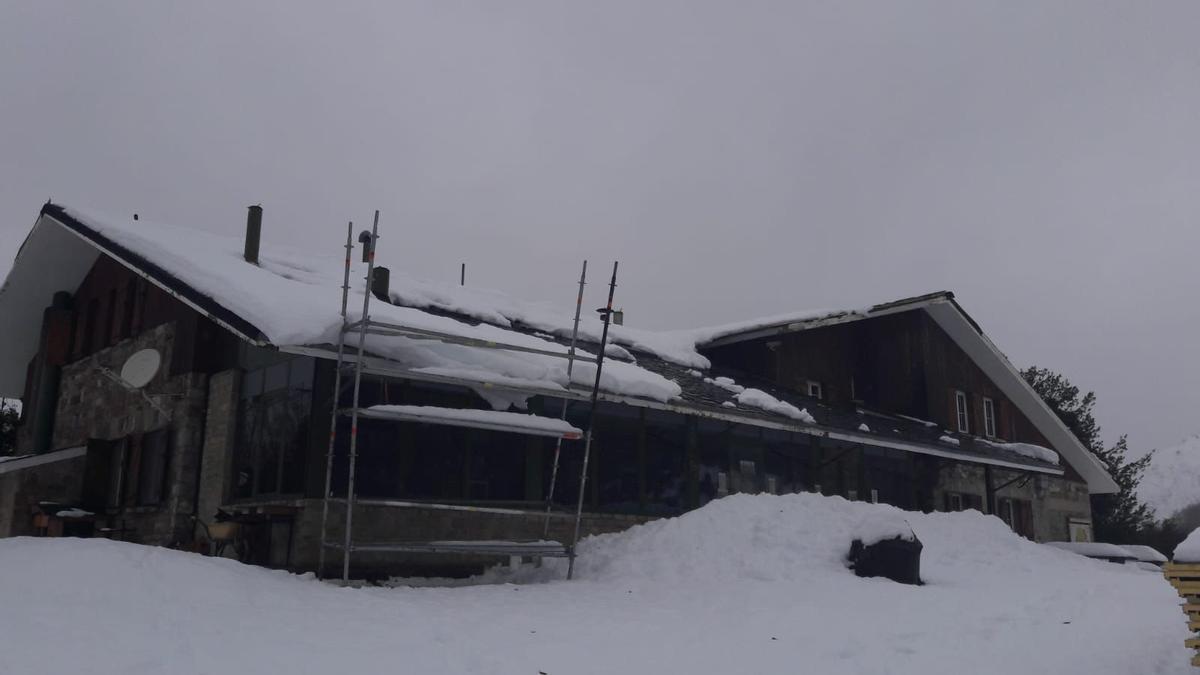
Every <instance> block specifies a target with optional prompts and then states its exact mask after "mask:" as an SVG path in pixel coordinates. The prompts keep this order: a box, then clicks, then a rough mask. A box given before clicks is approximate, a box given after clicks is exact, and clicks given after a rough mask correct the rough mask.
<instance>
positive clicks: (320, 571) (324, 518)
mask: <svg viewBox="0 0 1200 675" xmlns="http://www.w3.org/2000/svg"><path fill="white" fill-rule="evenodd" d="M352 250H354V221H350V222H348V223H346V269H345V273H344V274H343V275H342V330H340V331H338V347H337V361H336V362H335V364H336V367H335V368H334V375H333V406H332V410H331V411H330V413H329V451H328V452H326V453H325V492H324V493H323V498H322V500H321V501H322V503H321V546H320V552H319V553H317V578H318V579H321V578H323V577H324V576H325V548H326V546H325V539H326V535H327V532H328V528H329V496H330V495H329V492H330V490H332V489H333V448H334V441H335V440H336V439H337V420H338V414H337V410H338V397H339V396H340V394H341V389H342V356H343V353H344V351H345V348H346V302H347V300H348V299H349V296H350V251H352Z"/></svg>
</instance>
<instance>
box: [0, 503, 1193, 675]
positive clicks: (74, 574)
mask: <svg viewBox="0 0 1200 675" xmlns="http://www.w3.org/2000/svg"><path fill="white" fill-rule="evenodd" d="M880 520H883V521H886V522H889V523H895V524H897V526H898V524H899V521H900V520H903V521H904V524H905V525H908V526H911V527H912V529H913V530H914V531H915V532H916V534H917V536H918V537H919V538H920V539H921V541H922V542H924V544H925V550H924V555H923V558H922V576H923V577H924V579H925V581H926V582H927V585H925V586H921V587H914V586H907V585H902V584H897V583H893V582H891V581H887V580H882V579H860V578H858V577H855V576H854V575H853V573H852V572H851V571H849V570H848V569H847V568H846V567H845V563H844V557H845V555H846V552H847V551H848V549H849V545H850V539H851V538H853V537H854V536H855V535H856V534H861V533H862V532H863V530H864V528H868V529H869V528H871V527H874V525H873V523H877V522H878V521H880ZM889 527H890V526H889ZM581 555H582V557H581V558H580V560H579V563H580V567H579V571H580V578H579V579H578V580H577V581H572V582H565V581H561V580H560V579H561V574H560V570H558V569H548V568H542V569H540V570H535V569H524V570H521V571H520V573H519V574H517V575H513V576H512V578H520V577H525V578H526V579H529V580H541V581H544V582H545V583H526V584H522V585H515V584H492V585H485V586H474V587H467V588H369V589H345V588H338V587H334V586H330V585H326V584H323V583H320V582H318V581H316V580H314V579H312V578H311V577H303V576H295V575H290V574H287V573H284V572H274V571H268V570H263V569H259V568H254V567H247V566H243V565H240V564H238V563H235V562H232V561H228V560H220V559H212V558H203V557H200V556H196V555H192V554H185V553H180V552H176V551H169V550H164V549H157V548H148V547H142V546H136V545H132V544H122V543H116V542H110V541H104V540H69V539H58V540H51V539H10V540H3V541H0V568H2V569H4V570H5V571H7V572H10V573H8V574H4V575H0V597H2V598H4V602H3V603H0V664H2V665H3V666H4V667H3V668H0V671H3V672H6V673H7V672H12V673H20V674H22V675H26V674H28V675H39V674H42V673H64V674H65V673H77V672H88V673H97V674H100V675H103V674H105V673H160V672H171V673H227V672H235V673H277V672H286V673H289V674H297V675H299V674H306V673H313V674H317V673H320V674H322V675H328V673H330V672H351V673H355V675H367V674H370V673H397V672H411V673H423V674H424V673H523V674H529V673H537V672H539V671H540V672H544V673H547V674H548V675H558V674H561V673H616V672H619V673H655V674H656V675H663V674H667V673H689V674H703V673H730V672H737V673H781V672H813V673H823V674H830V673H832V674H837V673H885V672H886V673H914V674H916V673H919V674H921V675H927V674H929V673H949V672H969V673H1006V674H1007V673H1014V672H1020V673H1047V674H1049V673H1054V674H1055V675H1061V674H1064V673H1088V674H1089V675H1117V674H1120V675H1127V674H1129V673H1178V674H1179V675H1184V674H1186V673H1190V672H1191V670H1190V667H1189V665H1188V660H1189V658H1190V656H1189V652H1188V650H1186V649H1185V648H1184V647H1183V640H1184V638H1185V637H1186V635H1187V630H1186V624H1185V622H1184V620H1183V617H1182V615H1181V614H1180V612H1179V609H1178V598H1177V597H1176V595H1175V593H1174V591H1173V590H1172V589H1171V587H1170V586H1169V585H1168V584H1167V583H1166V582H1165V581H1164V580H1163V578H1162V577H1161V576H1159V575H1156V574H1152V573H1148V572H1143V571H1140V570H1138V569H1135V568H1132V567H1126V566H1121V565H1114V564H1110V563H1103V562H1099V561H1095V560H1089V559H1087V558H1083V557H1080V556H1077V555H1074V554H1071V553H1067V552H1065V551H1060V550H1057V549H1054V548H1051V547H1047V546H1041V545H1038V544H1034V543H1031V542H1028V541H1025V540H1023V539H1020V538H1018V537H1016V536H1015V535H1013V534H1012V533H1011V532H1010V531H1008V530H1007V528H1005V527H1004V525H1003V524H1002V523H1001V522H1000V521H999V520H997V519H995V518H991V517H987V516H983V515H980V514H978V513H975V512H966V513H956V514H918V513H908V512H903V511H899V510H897V509H893V508H891V507H886V506H875V505H870V504H863V503H851V502H847V501H845V500H843V499H841V498H825V497H819V496H815V495H787V496H744V495H738V496H733V497H728V498H725V499H721V500H717V501H715V502H713V503H711V504H709V505H708V506H706V507H704V508H702V509H699V510H697V511H693V512H691V513H688V514H686V515H684V516H682V517H679V518H675V519H671V520H662V521H657V522H653V523H649V524H647V525H643V526H639V527H635V528H633V529H631V530H628V531H626V532H622V533H618V534H612V535H604V536H598V537H593V538H590V539H587V540H586V541H585V542H584V543H583V545H582V549H581ZM12 571H19V573H11V572H12ZM499 576H500V575H499V574H498V573H495V572H494V573H492V574H491V578H492V579H493V580H494V579H496V578H499ZM550 579H555V580H553V581H550ZM47 636H53V641H54V644H56V645H60V646H61V647H60V648H52V649H46V648H44V645H45V639H46V637H47Z"/></svg>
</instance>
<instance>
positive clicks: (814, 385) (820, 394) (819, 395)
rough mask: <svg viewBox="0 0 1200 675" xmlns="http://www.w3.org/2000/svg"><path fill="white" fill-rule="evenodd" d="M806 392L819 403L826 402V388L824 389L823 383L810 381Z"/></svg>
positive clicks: (806, 386)
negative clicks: (814, 391)
mask: <svg viewBox="0 0 1200 675" xmlns="http://www.w3.org/2000/svg"><path fill="white" fill-rule="evenodd" d="M814 389H815V390H816V393H813V390H814ZM805 391H806V392H808V395H809V396H811V397H813V398H815V399H817V400H818V401H824V400H825V388H824V387H822V386H821V383H820V382H817V381H816V380H808V382H807V384H806V385H805Z"/></svg>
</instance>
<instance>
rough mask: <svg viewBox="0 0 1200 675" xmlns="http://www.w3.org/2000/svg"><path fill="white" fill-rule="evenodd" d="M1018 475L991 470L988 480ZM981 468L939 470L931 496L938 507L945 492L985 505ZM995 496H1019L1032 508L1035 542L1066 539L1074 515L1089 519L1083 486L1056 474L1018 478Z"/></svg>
mask: <svg viewBox="0 0 1200 675" xmlns="http://www.w3.org/2000/svg"><path fill="white" fill-rule="evenodd" d="M1019 476H1020V474H1018V473H1016V472H1012V471H1005V470H1003V469H993V471H992V482H993V483H994V484H995V485H1003V484H1005V483H1008V482H1009V481H1011V480H1013V479H1014V478H1018V477H1019ZM984 485H985V484H984V468H983V467H982V466H978V465H974V464H951V465H948V466H946V467H945V468H943V469H942V471H941V474H940V476H939V480H938V484H937V487H936V488H935V491H934V492H935V494H934V499H935V500H936V503H937V505H938V508H941V505H942V504H943V503H944V496H945V494H946V493H947V492H957V493H962V494H971V495H977V496H978V497H980V499H982V500H983V503H984V509H985V510H986V508H987V497H986V490H985V487H984ZM996 497H997V499H999V498H1010V499H1022V500H1026V501H1028V502H1030V504H1031V506H1032V510H1033V538H1034V540H1035V541H1069V540H1070V530H1069V528H1068V525H1067V523H1068V520H1069V519H1072V518H1078V519H1083V520H1091V517H1092V508H1091V501H1090V498H1089V496H1088V490H1087V485H1085V484H1083V483H1079V482H1076V481H1071V480H1067V479H1065V478H1062V477H1059V476H1049V475H1044V474H1036V475H1034V476H1032V477H1030V478H1029V480H1027V481H1025V480H1018V481H1016V482H1015V483H1011V484H1010V485H1007V486H1005V487H1004V488H1002V489H1000V490H999V491H997V492H996Z"/></svg>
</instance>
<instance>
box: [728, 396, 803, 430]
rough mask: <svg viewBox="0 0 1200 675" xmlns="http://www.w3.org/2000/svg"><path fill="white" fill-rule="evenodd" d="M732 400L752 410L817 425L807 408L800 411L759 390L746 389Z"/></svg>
mask: <svg viewBox="0 0 1200 675" xmlns="http://www.w3.org/2000/svg"><path fill="white" fill-rule="evenodd" d="M733 398H734V400H735V401H737V402H738V403H740V404H742V405H746V406H750V407H752V408H759V409H761V410H765V411H767V412H769V413H775V414H776V415H783V416H784V417H790V418H792V419H794V420H799V421H801V422H805V423H807V424H816V423H817V420H816V419H815V418H814V417H813V416H812V415H810V414H808V409H807V408H805V409H803V410H802V409H800V408H797V407H796V406H794V405H792V404H791V403H788V402H787V401H780V400H779V399H777V398H775V397H774V396H772V395H770V394H768V393H767V392H765V391H763V390H761V389H754V388H746V389H743V390H742V391H741V392H740V393H738V394H737V395H736V396H734V397H733Z"/></svg>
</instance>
